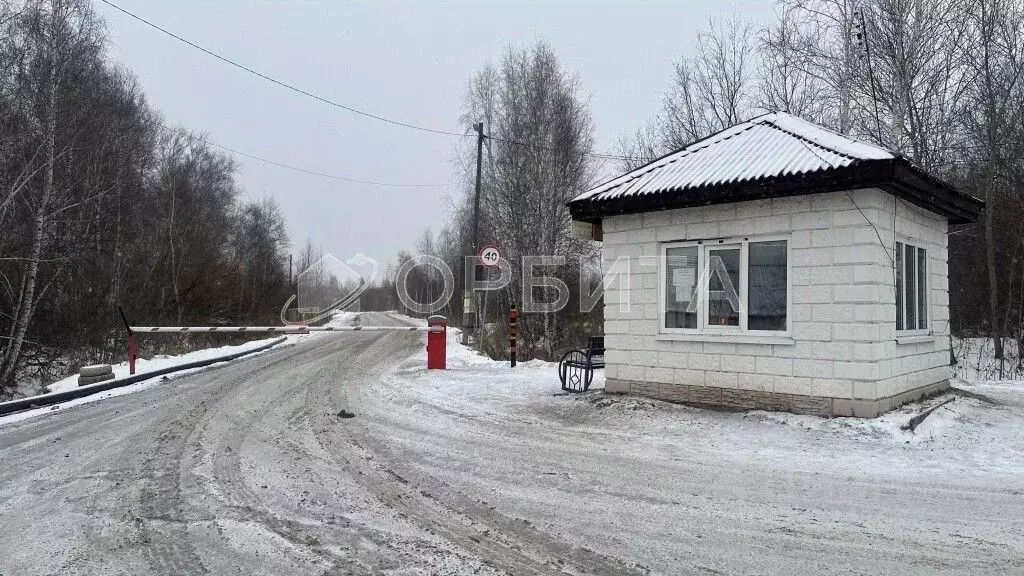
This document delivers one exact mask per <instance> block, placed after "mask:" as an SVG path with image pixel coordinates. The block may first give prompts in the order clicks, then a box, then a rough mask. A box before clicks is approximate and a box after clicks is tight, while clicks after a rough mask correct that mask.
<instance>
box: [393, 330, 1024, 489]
mask: <svg viewBox="0 0 1024 576" xmlns="http://www.w3.org/2000/svg"><path fill="white" fill-rule="evenodd" d="M971 346H973V347H972V350H973V351H974V354H977V347H978V346H979V343H972V345H971ZM416 360H418V358H416V359H413V360H411V361H410V362H409V363H408V364H407V365H408V367H409V368H410V369H411V370H410V371H407V372H398V373H396V374H393V375H390V376H389V377H390V378H395V379H399V380H400V379H401V378H412V379H413V381H411V382H409V385H410V386H416V387H417V388H429V389H432V390H434V391H435V393H436V394H438V395H441V396H445V397H448V398H450V399H458V398H472V399H473V403H479V402H480V401H481V400H484V401H486V402H495V403H498V404H505V405H519V407H520V408H521V409H527V408H528V407H531V408H532V409H534V410H544V408H543V407H544V406H548V405H551V404H552V402H554V403H556V404H557V405H559V406H561V407H562V408H565V409H569V410H573V409H574V408H572V407H573V406H574V405H575V404H578V403H582V404H591V405H593V406H594V407H596V408H598V409H599V411H600V413H601V415H600V417H595V418H596V419H597V421H600V422H602V423H606V424H607V425H609V426H629V427H631V428H634V427H635V426H636V425H638V424H642V426H643V427H652V428H659V427H660V428H663V429H671V428H672V427H673V426H677V425H678V423H679V421H680V419H684V420H693V419H697V418H699V419H705V420H708V421H713V422H716V423H720V424H721V425H722V426H724V427H730V428H731V427H734V426H736V425H737V424H738V423H740V422H745V423H748V424H750V423H756V425H755V429H757V431H758V432H757V433H758V434H761V433H763V432H767V431H773V432H777V433H790V432H795V433H797V434H799V433H807V434H820V435H824V436H834V437H843V438H847V439H860V440H863V441H864V442H869V443H877V444H879V445H901V444H923V445H926V446H927V447H931V448H934V447H937V446H942V447H950V448H952V447H956V448H958V449H959V450H965V451H966V450H970V451H971V452H972V453H973V454H974V455H975V457H977V456H978V455H980V454H983V453H989V452H994V453H996V454H998V455H999V456H1002V455H1010V454H1015V453H1016V454H1020V453H1024V426H1022V425H1024V381H1021V380H1005V381H994V380H980V381H968V380H962V379H959V378H957V379H955V380H954V381H953V382H952V385H953V390H952V391H951V392H950V393H948V394H944V395H942V396H939V397H937V398H933V399H929V400H926V401H924V402H921V403H911V404H907V405H905V406H903V407H901V408H899V409H897V410H895V411H893V412H890V413H888V414H883V415H882V416H879V417H878V418H871V419H864V418H821V417H817V416H806V415H797V414H790V413H787V412H764V411H749V412H735V413H730V412H718V411H712V410H704V409H698V408H690V407H685V406H679V405H675V404H671V403H668V402H662V401H658V400H651V399H646V398H634V397H625V396H623V397H619V396H607V395H604V394H602V392H603V388H604V371H603V370H598V371H596V372H595V374H594V382H593V384H592V385H591V389H590V391H589V392H587V393H584V394H568V393H564V392H561V390H560V384H559V381H558V375H557V364H556V363H553V362H543V361H540V360H531V361H529V362H522V363H519V365H518V366H517V367H516V368H511V367H510V366H509V364H508V362H506V361H494V360H491V359H489V358H486V357H484V356H482V355H480V354H478V353H476V352H475V351H474V350H472V349H470V348H467V347H466V346H463V345H462V344H461V343H460V332H459V331H458V329H449V331H448V368H449V369H448V370H447V371H444V372H426V373H420V372H418V371H416V370H414V368H415V367H416V364H415V361H416ZM959 373H970V371H968V370H966V369H965V370H962V371H961V372H959ZM961 392H965V393H963V394H962V393H961ZM977 395H982V396H984V397H985V398H987V399H988V400H990V401H986V400H984V399H979V398H978V397H976V396H977ZM950 397H953V398H954V400H953V402H951V403H949V404H947V405H945V406H943V407H941V408H939V409H938V410H936V411H935V412H933V413H932V414H931V415H930V416H928V417H927V418H926V419H925V420H924V422H923V423H922V424H921V425H920V426H918V427H917V428H916V429H915V430H914V431H912V432H911V431H908V430H903V429H902V428H903V426H904V425H905V424H906V423H907V422H908V421H909V420H910V419H911V417H913V416H915V415H917V414H919V413H920V412H922V411H923V410H926V409H927V408H930V407H932V406H935V405H938V404H941V403H942V402H944V401H945V400H947V399H948V398H950ZM996 440H998V442H995V441H996ZM1018 460H1019V461H1018ZM1005 464H1007V465H1010V466H1013V467H1015V468H1016V467H1020V469H1022V470H1024V459H1013V461H1008V462H1005Z"/></svg>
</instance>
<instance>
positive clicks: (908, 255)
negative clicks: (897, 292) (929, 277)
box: [903, 244, 917, 330]
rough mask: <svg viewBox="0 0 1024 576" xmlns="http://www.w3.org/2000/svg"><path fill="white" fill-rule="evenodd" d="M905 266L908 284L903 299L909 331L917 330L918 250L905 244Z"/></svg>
mask: <svg viewBox="0 0 1024 576" xmlns="http://www.w3.org/2000/svg"><path fill="white" fill-rule="evenodd" d="M904 247H905V250H904V252H905V254H904V255H903V265H904V267H905V268H906V270H904V274H903V281H904V283H905V284H906V290H904V291H903V292H904V294H903V298H904V302H905V303H906V306H905V308H906V310H907V312H906V317H907V318H906V326H907V330H915V329H917V249H916V248H914V247H913V246H911V245H910V244H905V245H904Z"/></svg>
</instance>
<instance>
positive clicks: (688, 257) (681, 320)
mask: <svg viewBox="0 0 1024 576" xmlns="http://www.w3.org/2000/svg"><path fill="white" fill-rule="evenodd" d="M697 250H698V247H697V246H688V247H686V248H668V249H666V250H665V327H666V328H696V327H697V303H696V302H695V301H694V299H696V297H697V276H698V274H697Z"/></svg>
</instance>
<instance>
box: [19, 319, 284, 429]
mask: <svg viewBox="0 0 1024 576" xmlns="http://www.w3.org/2000/svg"><path fill="white" fill-rule="evenodd" d="M287 339H288V338H287V337H285V336H282V337H281V338H278V339H277V340H274V341H273V342H268V343H267V344H264V345H262V346H259V347H257V348H252V349H249V350H242V351H241V352H235V353H233V354H228V355H226V356H218V357H217V358H210V359H207V360H197V361H195V362H186V363H185V364H178V365H177V366H168V367H166V368H160V369H159V370H153V371H152V372H145V373H143V374H135V375H132V376H128V377H127V378H121V379H116V380H108V381H106V382H101V383H99V384H89V385H87V386H80V387H78V388H75V389H72V390H65V391H64V392H53V393H50V394H40V395H38V396H29V397H28V398H19V399H17V400H9V401H7V402H0V416H3V415H5V414H12V413H14V412H20V411H22V410H28V409H30V408H40V407H42V406H51V405H53V404H60V403H61V402H66V401H68V400H74V399H76V398H84V397H86V396H91V395H93V394H96V393H99V392H106V391H107V390H113V389H114V388H121V387H123V386H128V385H131V384H136V383H138V382H142V381H143V380H149V379H150V378H155V377H157V376H163V375H164V374H170V373H172V372H179V371H181V370H189V369H192V368H203V367H205V366H209V365H211V364H217V363H219V362H229V361H231V360H235V359H237V358H241V357H242V356H247V355H249V354H255V353H256V352H263V351H264V350H269V349H271V348H273V347H274V346H277V345H278V344H280V343H282V342H284V341H285V340H287Z"/></svg>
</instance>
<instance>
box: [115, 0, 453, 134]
mask: <svg viewBox="0 0 1024 576" xmlns="http://www.w3.org/2000/svg"><path fill="white" fill-rule="evenodd" d="M100 2H103V3H104V4H106V5H107V6H110V7H111V8H113V9H115V10H117V11H119V12H122V13H123V14H125V15H127V16H129V17H130V18H133V19H135V20H137V21H139V22H142V23H143V24H145V25H146V26H149V27H150V28H153V29H154V30H157V31H159V32H162V33H163V34H166V35H167V36H170V37H171V38H174V39H175V40H178V41H179V42H184V43H185V44H188V45H189V46H191V47H193V48H195V49H196V50H199V51H200V52H202V53H204V54H206V55H208V56H213V57H214V58H216V59H218V60H220V61H221V62H224V63H227V64H230V65H231V66H234V67H235V68H238V69H239V70H244V71H245V72H248V73H249V74H252V75H254V76H257V77H259V78H262V79H263V80H266V81H267V82H271V83H273V84H277V85H278V86H281V87H282V88H286V89H288V90H291V91H292V92H296V93H298V94H302V95H303V96H308V97H309V98H313V99H315V100H318V101H320V102H323V103H324V104H328V105H330V106H334V107H337V108H341V109H342V110H347V111H349V112H352V113H353V114H359V115H360V116H366V117H367V118H372V119H374V120H379V121H381V122H386V123H388V124H394V125H395V126H401V127H403V128H411V129H413V130H420V131H422V132H433V133H435V134H444V135H447V136H458V137H464V136H467V134H463V133H459V132H452V131H449V130H438V129H436V128H428V127H426V126H418V125H416V124H410V123H408V122H402V121H400V120H393V119H391V118H387V117H385V116H380V115H378V114H374V113H372V112H367V111H365V110H360V109H358V108H354V107H352V106H347V105H345V104H341V103H339V102H335V101H334V100H331V99H329V98H326V97H324V96H320V95H318V94H314V93H313V92H310V91H308V90H304V89H302V88H299V87H297V86H294V85H292V84H289V83H287V82H284V81H281V80H278V79H276V78H273V77H271V76H268V75H266V74H264V73H262V72H259V71H257V70H254V69H253V68H250V67H248V66H246V65H244V64H241V63H239V62H237V61H235V60H232V59H230V58H228V57H226V56H221V55H220V54H218V53H216V52H214V51H212V50H208V49H206V48H203V47H202V46H200V45H199V44H196V43H195V42H192V41H191V40H188V39H187V38H183V37H181V36H179V35H177V34H175V33H174V32H171V31H170V30H168V29H166V28H163V27H161V26H159V25H158V24H154V23H153V22H150V21H149V20H146V19H145V18H143V17H142V16H139V15H138V14H135V13H133V12H129V11H128V10H125V9H124V8H122V7H120V6H118V5H117V4H114V3H113V2H111V1H110V0H100Z"/></svg>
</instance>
